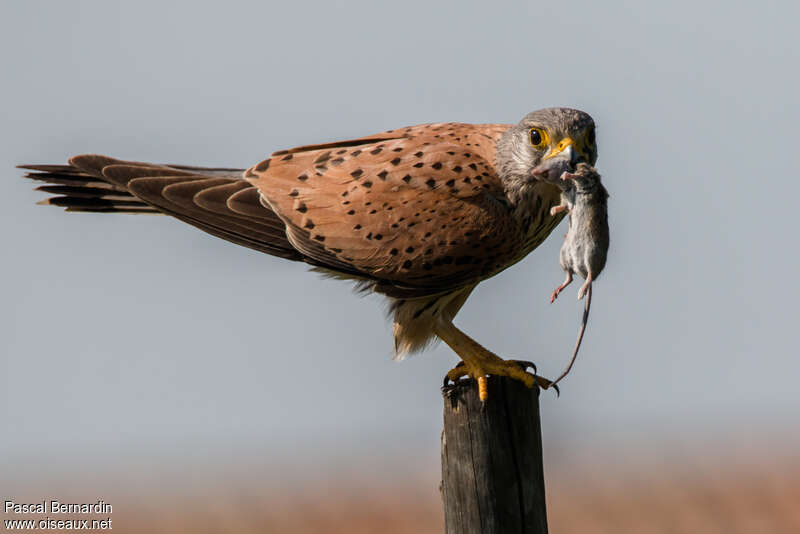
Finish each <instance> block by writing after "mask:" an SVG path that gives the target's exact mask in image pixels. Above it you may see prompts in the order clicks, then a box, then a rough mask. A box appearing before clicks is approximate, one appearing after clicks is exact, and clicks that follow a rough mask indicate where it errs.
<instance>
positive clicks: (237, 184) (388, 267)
mask: <svg viewBox="0 0 800 534" xmlns="http://www.w3.org/2000/svg"><path fill="white" fill-rule="evenodd" d="M596 159H597V148H596V145H595V126H594V121H593V120H592V118H591V117H590V116H589V115H588V114H586V113H584V112H582V111H578V110H575V109H568V108H548V109H543V110H539V111H534V112H533V113H530V114H528V115H526V116H525V117H524V118H523V119H522V121H520V122H519V124H516V125H510V124H463V123H436V124H423V125H419V126H409V127H406V128H401V129H398V130H389V131H386V132H383V133H379V134H375V135H370V136H366V137H361V138H358V139H351V140H347V141H338V142H331V143H323V144H318V145H307V146H300V147H296V148H292V149H289V150H281V151H278V152H275V153H274V154H272V156H270V157H269V158H267V159H265V160H264V161H262V162H260V163H258V164H256V165H254V166H252V167H250V168H249V169H246V170H242V169H228V168H224V169H223V168H204V167H189V166H185V165H171V164H170V165H160V164H152V163H140V162H132V161H121V160H117V159H113V158H110V157H106V156H100V155H81V156H75V157H72V158H70V159H69V164H68V165H21V166H20V167H21V168H23V169H28V170H30V171H33V172H29V173H28V174H27V175H26V176H27V177H28V178H32V179H34V180H39V181H43V182H46V183H47V184H46V185H43V186H41V187H39V188H38V189H39V190H41V191H45V192H48V193H52V194H55V195H57V196H54V197H51V198H49V199H47V200H45V201H43V202H42V203H43V204H49V205H54V206H63V207H65V208H66V210H67V211H84V212H115V213H119V212H121V213H161V214H167V215H172V216H173V217H175V218H177V219H180V220H182V221H184V222H187V223H189V224H191V225H193V226H196V227H197V228H200V229H201V230H205V231H206V232H208V233H210V234H212V235H215V236H217V237H221V238H223V239H226V240H228V241H231V242H233V243H236V244H239V245H243V246H246V247H250V248H253V249H255V250H259V251H261V252H266V253H267V254H270V255H273V256H279V257H281V258H286V259H289V260H294V261H302V262H305V263H307V264H309V265H311V266H313V269H314V270H316V271H320V272H322V273H325V274H327V275H330V276H333V277H336V278H341V279H347V280H353V281H356V282H357V284H358V288H359V289H360V290H364V291H374V292H377V293H381V294H383V295H385V296H386V297H387V298H388V299H389V301H390V306H391V308H390V309H391V313H392V315H393V321H394V342H395V353H396V357H397V358H403V357H404V356H406V355H408V354H409V353H412V352H415V351H418V350H421V349H423V348H424V347H425V346H426V345H428V344H429V343H430V342H431V341H433V340H434V339H436V338H439V339H441V340H443V341H444V342H445V343H447V344H448V345H449V346H450V347H451V348H452V349H453V350H454V351H455V352H456V353H457V354H458V355H459V356H460V357H461V359H462V360H463V362H461V363H460V364H459V366H457V367H456V368H455V369H453V370H451V371H450V372H449V373H448V375H447V377H446V380H447V379H448V378H449V379H451V380H457V379H459V378H461V377H464V376H469V377H472V378H475V379H476V380H477V382H478V386H479V392H480V397H481V399H484V400H485V399H486V397H487V391H486V376H487V375H488V374H494V375H503V376H509V377H512V378H514V379H518V380H521V381H522V382H524V383H525V384H526V385H527V386H529V387H532V386H533V385H534V383H538V384H539V385H540V386H542V387H545V388H546V387H548V386H549V384H550V381H548V380H546V379H544V378H541V377H538V376H536V375H535V374H531V373H528V372H526V371H525V368H524V364H521V363H520V362H514V361H510V360H503V359H501V358H500V357H499V356H497V355H496V354H494V353H493V352H491V351H489V350H487V349H485V348H484V347H483V346H481V345H480V344H478V342H476V341H474V340H473V339H472V338H470V337H469V336H468V335H467V334H465V333H464V332H462V331H461V330H459V329H458V328H457V327H456V326H455V325H454V324H453V319H454V317H455V316H456V313H458V310H459V309H460V308H461V307H462V306H463V305H464V302H465V301H466V300H467V297H469V295H470V293H471V292H472V290H473V289H474V288H475V286H476V285H477V284H478V283H479V282H481V281H482V280H485V279H487V278H490V277H492V276H494V275H496V274H497V273H499V272H501V271H503V270H504V269H506V268H508V267H510V266H511V265H513V264H515V263H516V262H518V261H519V260H521V259H522V258H523V257H525V256H526V255H527V254H528V253H529V252H530V251H532V250H533V249H534V248H536V247H537V246H538V245H539V244H540V243H541V242H542V241H543V240H544V239H545V238H546V237H547V236H548V235H549V234H550V232H551V231H552V230H553V228H555V226H556V225H557V224H558V223H559V221H560V220H561V218H562V217H563V214H557V215H556V216H551V215H550V208H551V207H553V206H556V205H558V204H559V195H560V191H559V190H558V188H557V187H556V186H554V185H551V184H548V183H547V182H545V181H543V180H539V179H537V177H536V175H535V174H534V173H533V172H532V171H533V170H534V169H535V168H536V167H537V165H539V164H540V163H542V162H545V161H547V164H548V168H556V167H558V168H561V167H563V169H564V170H569V169H574V168H575V165H577V164H578V163H579V162H586V163H589V164H592V165H593V164H594V163H595V161H596ZM559 166H560V167H559Z"/></svg>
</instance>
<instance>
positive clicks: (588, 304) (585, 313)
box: [550, 278, 592, 387]
mask: <svg viewBox="0 0 800 534" xmlns="http://www.w3.org/2000/svg"><path fill="white" fill-rule="evenodd" d="M591 306H592V280H591V278H590V279H589V283H588V284H587V286H586V301H585V305H584V307H583V320H582V321H581V329H580V331H579V332H578V340H577V341H576V342H575V349H574V350H573V351H572V358H571V359H570V360H569V365H567V368H566V369H564V372H563V373H561V375H559V377H558V378H556V379H555V380H554V381H553V383H552V384H550V386H551V387H552V386H555V385H556V384H558V383H559V382H561V379H563V378H564V377H565V376H567V375H568V374H569V372H570V370H571V369H572V365H573V364H574V363H575V358H577V357H578V349H580V348H581V341H583V333H584V332H586V322H587V321H588V320H589V308H591Z"/></svg>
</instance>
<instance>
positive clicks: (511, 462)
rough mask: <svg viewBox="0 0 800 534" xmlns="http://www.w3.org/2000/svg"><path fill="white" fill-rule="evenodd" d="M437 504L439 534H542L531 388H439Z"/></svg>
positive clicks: (535, 404)
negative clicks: (483, 397)
mask: <svg viewBox="0 0 800 534" xmlns="http://www.w3.org/2000/svg"><path fill="white" fill-rule="evenodd" d="M442 391H443V396H444V431H443V432H442V488H441V489H442V498H443V500H444V515H445V532H446V533H447V534H511V533H521V534H544V533H546V532H547V513H546V507H545V492H544V473H543V467H542V433H541V423H540V420H539V389H538V388H533V389H528V388H527V387H525V386H524V385H523V384H521V383H519V382H517V381H514V380H510V379H508V378H505V377H494V376H490V377H489V399H488V400H487V401H486V402H483V403H482V402H481V401H480V400H479V399H478V391H477V387H476V385H475V383H474V382H473V381H472V380H464V381H460V382H459V383H458V384H456V385H454V386H448V387H445V388H443V390H442Z"/></svg>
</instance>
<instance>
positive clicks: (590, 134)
mask: <svg viewBox="0 0 800 534" xmlns="http://www.w3.org/2000/svg"><path fill="white" fill-rule="evenodd" d="M594 141H595V138H594V126H592V127H591V128H590V129H589V132H588V133H587V134H586V142H587V143H589V144H590V145H593V144H594Z"/></svg>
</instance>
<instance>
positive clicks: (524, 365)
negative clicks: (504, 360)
mask: <svg viewBox="0 0 800 534" xmlns="http://www.w3.org/2000/svg"><path fill="white" fill-rule="evenodd" d="M511 361H512V362H514V363H516V364H517V365H519V366H520V367H522V369H523V370H527V369H528V367H530V368H531V369H533V374H534V375H535V374H536V364H535V363H533V362H529V361H528V360H511Z"/></svg>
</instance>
